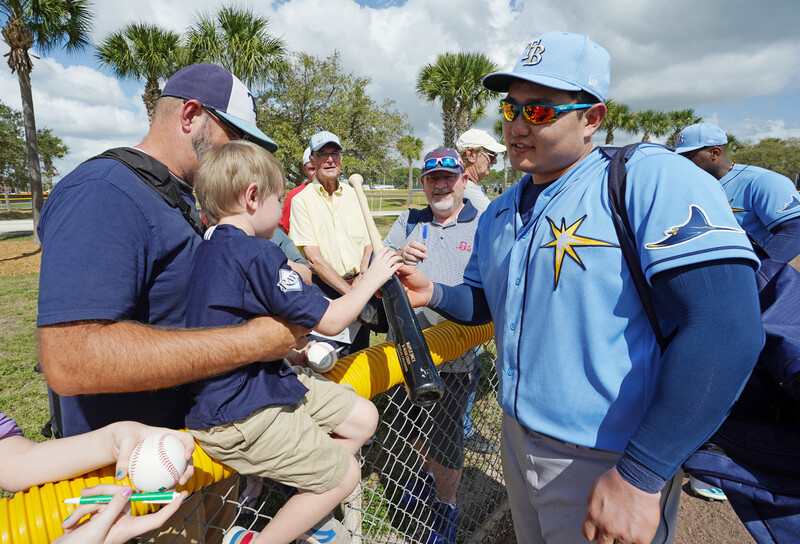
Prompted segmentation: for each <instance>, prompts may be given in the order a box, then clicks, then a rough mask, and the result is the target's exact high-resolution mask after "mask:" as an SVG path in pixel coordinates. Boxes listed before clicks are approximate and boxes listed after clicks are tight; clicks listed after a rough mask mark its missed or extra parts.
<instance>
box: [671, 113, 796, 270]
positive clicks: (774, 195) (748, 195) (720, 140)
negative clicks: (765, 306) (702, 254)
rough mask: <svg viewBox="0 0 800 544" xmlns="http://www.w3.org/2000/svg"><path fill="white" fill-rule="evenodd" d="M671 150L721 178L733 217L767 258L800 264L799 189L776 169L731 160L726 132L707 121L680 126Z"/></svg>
mask: <svg viewBox="0 0 800 544" xmlns="http://www.w3.org/2000/svg"><path fill="white" fill-rule="evenodd" d="M675 151H676V152H677V153H680V154H681V155H683V156H684V157H686V158H687V159H689V160H690V161H692V162H693V163H695V164H696V165H697V166H699V167H700V168H702V169H703V170H705V171H706V172H708V173H709V174H711V175H712V176H714V177H715V178H716V179H718V180H719V182H720V184H721V185H722V188H723V189H724V190H725V194H726V195H727V196H728V202H729V203H730V205H731V208H732V209H733V215H734V217H736V220H737V221H738V222H739V224H740V225H741V226H742V228H743V229H744V230H745V231H746V232H747V234H748V235H749V236H750V238H751V239H752V240H753V242H754V243H756V244H757V245H759V246H760V247H761V248H762V249H763V250H764V251H765V252H766V254H767V255H769V256H770V257H771V258H773V259H775V260H778V261H781V262H790V261H793V262H792V264H793V265H794V267H795V268H798V269H800V256H799V255H800V194H798V193H797V189H796V188H795V186H794V184H793V183H792V181H791V180H790V179H789V178H787V177H786V176H782V175H781V174H778V173H777V172H773V171H771V170H767V169H765V168H759V167H756V166H748V165H745V164H735V163H734V162H733V161H732V160H731V159H730V158H729V157H728V136H727V134H725V132H723V130H722V129H721V128H719V127H718V126H716V125H712V124H711V123H696V124H694V125H690V126H688V127H686V128H684V129H683V130H682V131H681V132H680V133H679V134H678V138H677V141H676V143H675Z"/></svg>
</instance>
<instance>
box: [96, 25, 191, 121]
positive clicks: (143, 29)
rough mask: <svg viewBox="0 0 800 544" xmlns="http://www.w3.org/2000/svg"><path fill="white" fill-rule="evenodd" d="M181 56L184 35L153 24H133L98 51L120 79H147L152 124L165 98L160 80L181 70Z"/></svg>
mask: <svg viewBox="0 0 800 544" xmlns="http://www.w3.org/2000/svg"><path fill="white" fill-rule="evenodd" d="M181 55H182V47H181V35H180V34H178V33H177V32H173V31H171V30H166V29H163V28H160V27H159V26H157V25H154V24H150V23H132V24H129V25H127V26H125V27H123V28H122V29H121V30H118V31H116V32H114V33H112V34H109V35H108V36H107V37H106V39H105V40H103V42H102V43H101V44H100V45H98V46H97V51H96V56H97V58H98V60H99V61H100V64H101V65H103V66H105V67H107V68H109V69H110V70H111V71H112V72H113V74H114V75H115V76H116V77H118V78H121V79H143V80H144V82H145V84H144V93H143V94H142V100H143V101H144V105H145V107H146V108H147V116H148V117H149V118H150V122H151V123H152V122H153V114H154V113H155V110H156V101H157V100H158V99H159V98H160V97H161V87H160V86H159V81H160V80H162V79H167V78H169V76H171V75H172V74H173V73H175V71H176V70H177V69H178V68H180V66H181Z"/></svg>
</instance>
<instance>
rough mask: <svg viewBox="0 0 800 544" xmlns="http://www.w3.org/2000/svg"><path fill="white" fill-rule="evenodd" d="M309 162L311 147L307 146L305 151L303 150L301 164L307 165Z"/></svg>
mask: <svg viewBox="0 0 800 544" xmlns="http://www.w3.org/2000/svg"><path fill="white" fill-rule="evenodd" d="M310 162H311V148H310V147H307V148H306V150H305V151H303V166H305V165H307V164H308V163H310Z"/></svg>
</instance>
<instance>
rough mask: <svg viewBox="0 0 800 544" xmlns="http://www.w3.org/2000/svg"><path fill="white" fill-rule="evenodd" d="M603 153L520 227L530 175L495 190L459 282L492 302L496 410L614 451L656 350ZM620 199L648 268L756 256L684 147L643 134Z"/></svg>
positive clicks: (648, 385) (648, 392) (645, 394)
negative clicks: (615, 215)
mask: <svg viewBox="0 0 800 544" xmlns="http://www.w3.org/2000/svg"><path fill="white" fill-rule="evenodd" d="M608 165H609V161H608V159H607V158H606V157H605V156H604V155H603V154H602V153H601V152H600V150H598V149H596V150H594V151H592V152H591V153H590V154H589V155H588V156H587V157H586V158H584V159H583V160H582V161H581V162H580V163H578V164H577V165H576V166H575V167H573V168H572V169H571V170H570V171H569V172H567V173H566V174H565V175H564V176H562V177H561V178H560V179H558V180H557V181H555V182H554V183H553V184H552V185H551V186H550V187H548V188H547V189H545V190H544V191H543V192H542V194H541V195H539V198H538V199H537V201H536V204H535V207H534V210H533V216H532V219H531V220H530V222H529V223H528V224H527V225H526V226H524V227H523V225H522V222H521V219H520V216H519V213H518V206H519V201H520V194H521V190H522V186H523V185H524V182H525V180H523V182H520V183H518V184H517V185H516V186H515V187H514V188H513V189H511V190H509V191H507V192H506V193H505V194H503V195H502V196H501V197H499V198H497V199H496V200H494V201H493V202H492V203H491V205H490V206H489V208H488V209H487V210H486V211H485V212H484V213H483V215H482V217H481V219H480V222H479V225H478V232H477V234H476V236H475V243H474V248H473V255H472V258H471V259H470V262H469V264H468V266H467V270H466V271H465V273H464V282H465V283H467V284H469V285H472V286H475V287H480V288H482V289H483V290H484V292H485V293H486V298H487V300H488V302H489V307H490V309H491V312H492V318H493V320H494V327H495V340H496V344H497V347H498V358H497V367H498V370H497V371H498V376H499V378H500V398H499V401H500V405H501V406H502V408H503V410H504V411H505V412H506V413H507V414H509V415H510V416H511V417H514V418H515V419H517V420H518V421H519V422H521V423H522V424H523V425H525V426H526V427H528V428H529V429H532V430H535V431H538V432H541V433H544V434H547V435H550V436H553V437H555V438H558V439H561V440H564V441H567V442H572V443H575V444H579V445H583V446H588V447H595V448H600V449H605V450H611V451H618V452H619V451H622V450H623V449H624V447H625V445H626V443H627V442H628V439H629V438H630V437H631V435H632V434H633V433H634V431H635V430H636V429H637V427H638V426H639V423H640V421H641V419H642V417H643V415H644V413H645V410H646V409H647V407H648V406H649V404H650V402H651V398H652V394H653V390H654V384H655V381H656V380H657V378H658V373H659V363H660V355H659V349H658V346H657V344H656V341H655V337H654V334H653V332H652V328H651V327H650V323H649V322H648V320H647V316H646V315H645V313H644V310H643V309H642V305H641V302H640V300H639V297H638V295H637V294H636V290H635V287H634V285H633V283H632V282H631V278H630V275H629V273H628V270H627V267H626V266H625V264H624V260H623V257H622V252H621V250H620V249H619V246H618V243H617V235H616V232H615V231H614V226H613V223H612V220H611V213H610V209H609V204H608V185H607V173H608ZM525 179H529V178H528V177H526V178H525ZM626 201H627V209H628V213H629V217H630V221H631V224H632V226H633V229H634V230H635V232H636V242H637V250H638V252H639V254H640V255H641V258H640V260H641V264H642V269H643V270H644V271H645V274H646V276H647V279H648V281H650V279H651V278H652V276H653V274H656V273H658V272H662V271H664V270H669V269H672V268H675V267H679V266H684V265H689V264H693V263H698V262H703V261H711V260H715V259H725V258H742V259H749V260H752V261H753V263H754V264H753V265H754V267H755V266H757V259H756V258H755V255H754V254H753V252H752V250H751V249H750V244H749V242H748V240H747V237H746V236H745V234H744V232H743V231H742V230H741V229H740V228H739V225H738V224H737V223H736V221H735V219H734V218H733V214H732V213H731V211H730V208H729V207H728V206H727V202H726V200H725V196H724V194H723V193H722V191H721V190H720V186H719V183H717V182H716V180H715V179H714V178H713V177H712V176H710V175H709V174H707V173H705V172H703V171H702V170H700V169H698V168H696V167H695V166H694V165H693V164H692V163H691V162H689V161H686V160H685V159H683V158H682V157H680V156H678V155H675V154H673V153H671V152H669V151H666V150H664V149H663V148H660V147H655V146H641V147H639V149H638V150H637V151H636V152H635V153H634V155H633V156H632V157H631V159H630V160H629V162H628V191H627V195H626ZM662 321H663V319H662ZM663 325H664V327H665V330H671V329H672V327H671V326H670V324H669V323H666V322H665V323H663ZM698 363H700V362H698Z"/></svg>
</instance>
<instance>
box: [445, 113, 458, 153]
mask: <svg viewBox="0 0 800 544" xmlns="http://www.w3.org/2000/svg"><path fill="white" fill-rule="evenodd" d="M457 117H458V115H457V113H456V105H455V104H452V105H449V104H442V121H443V123H444V133H443V136H444V141H443V142H442V145H443V146H444V147H450V148H453V147H455V146H456V138H457V136H456V122H457Z"/></svg>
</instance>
